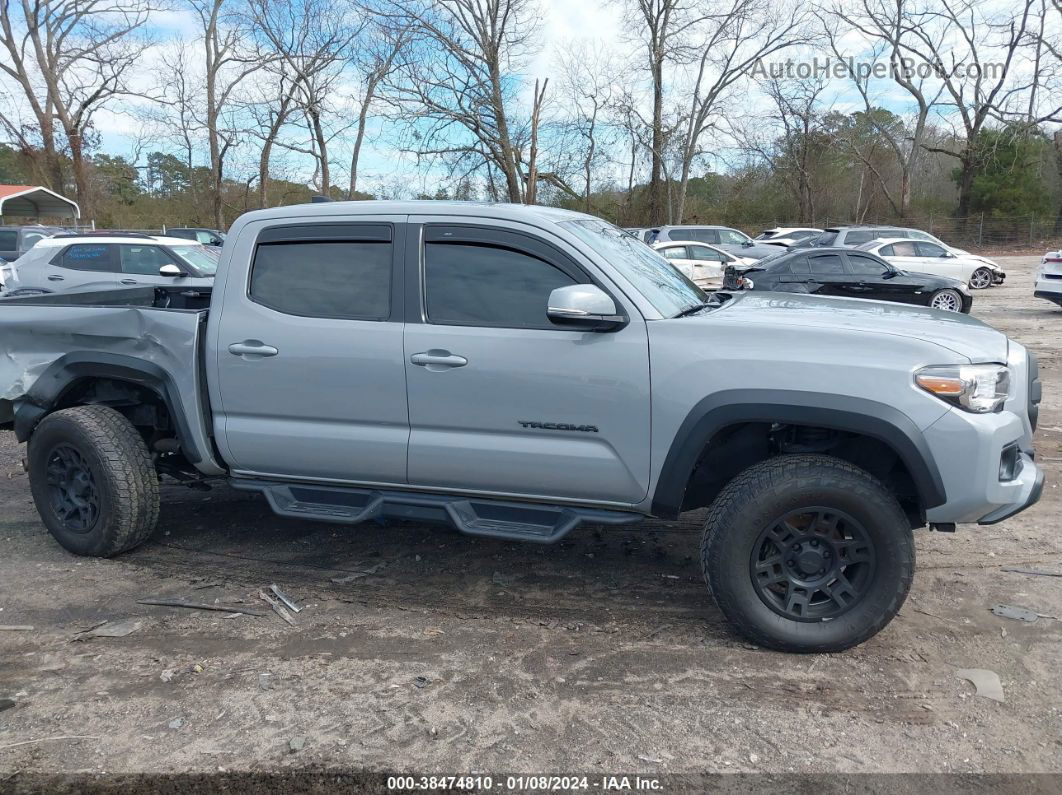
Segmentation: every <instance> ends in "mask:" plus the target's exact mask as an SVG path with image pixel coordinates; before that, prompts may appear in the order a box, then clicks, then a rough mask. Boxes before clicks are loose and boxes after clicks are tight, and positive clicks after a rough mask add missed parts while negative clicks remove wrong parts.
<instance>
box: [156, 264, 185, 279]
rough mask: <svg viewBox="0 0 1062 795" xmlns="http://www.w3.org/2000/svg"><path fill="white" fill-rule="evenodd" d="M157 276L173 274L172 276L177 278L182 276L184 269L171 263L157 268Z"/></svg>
mask: <svg viewBox="0 0 1062 795" xmlns="http://www.w3.org/2000/svg"><path fill="white" fill-rule="evenodd" d="M159 276H173V277H174V278H178V277H181V276H184V271H182V270H181V269H180V268H178V267H177V266H176V265H173V264H172V263H171V264H169V265H163V266H162V267H161V268H159Z"/></svg>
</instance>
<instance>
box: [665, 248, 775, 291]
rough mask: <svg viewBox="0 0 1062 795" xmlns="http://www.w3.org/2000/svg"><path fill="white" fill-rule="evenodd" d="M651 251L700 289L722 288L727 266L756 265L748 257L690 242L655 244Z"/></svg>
mask: <svg viewBox="0 0 1062 795" xmlns="http://www.w3.org/2000/svg"><path fill="white" fill-rule="evenodd" d="M653 248H654V249H655V250H656V252H657V253H658V254H660V256H662V257H663V258H664V259H666V260H667V261H668V262H670V263H671V264H672V265H674V266H675V267H676V268H678V269H679V271H681V272H682V275H683V276H685V277H686V278H687V279H689V280H690V281H692V282H693V283H694V284H696V285H697V286H698V287H700V288H702V289H705V288H711V289H718V288H720V287H722V286H723V268H725V267H726V266H727V265H733V266H735V267H741V268H743V267H748V266H749V265H752V264H753V263H754V262H756V260H754V259H752V258H751V257H735V256H734V255H733V254H729V253H727V252H726V251H723V250H722V249H719V248H716V247H715V246H709V245H708V244H707V243H697V242H695V241H692V240H686V241H683V240H677V241H669V242H666V243H654V244H653Z"/></svg>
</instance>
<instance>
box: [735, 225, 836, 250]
mask: <svg viewBox="0 0 1062 795" xmlns="http://www.w3.org/2000/svg"><path fill="white" fill-rule="evenodd" d="M821 234H822V230H821V229H815V228H813V227H808V226H776V227H774V228H773V229H764V230H763V231H762V232H760V233H759V234H758V235H756V237H754V238H752V240H753V242H759V243H770V244H771V245H772V246H793V245H796V244H797V243H799V242H800V241H801V240H808V239H810V238H813V237H817V236H818V235H821Z"/></svg>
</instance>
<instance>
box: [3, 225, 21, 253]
mask: <svg viewBox="0 0 1062 795" xmlns="http://www.w3.org/2000/svg"><path fill="white" fill-rule="evenodd" d="M17 248H18V230H17V229H0V249H3V250H4V251H14V250H15V249H17Z"/></svg>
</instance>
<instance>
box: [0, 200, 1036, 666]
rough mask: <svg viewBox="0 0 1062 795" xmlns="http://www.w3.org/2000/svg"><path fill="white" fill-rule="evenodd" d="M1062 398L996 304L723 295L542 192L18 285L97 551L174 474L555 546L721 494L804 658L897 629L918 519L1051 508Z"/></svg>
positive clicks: (741, 622) (281, 219)
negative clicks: (194, 282)
mask: <svg viewBox="0 0 1062 795" xmlns="http://www.w3.org/2000/svg"><path fill="white" fill-rule="evenodd" d="M208 302H209V304H208ZM1039 400H1040V382H1039V380H1038V378H1037V365H1036V362H1035V360H1034V359H1033V357H1032V356H1030V355H1029V354H1028V353H1027V352H1026V350H1025V348H1023V347H1022V346H1021V345H1019V344H1017V343H1015V342H1013V341H1010V340H1008V339H1007V338H1006V337H1005V336H1004V335H1003V334H1001V333H999V332H997V331H995V330H993V329H992V328H990V327H988V326H986V325H984V324H983V323H981V322H979V321H977V320H973V319H971V318H968V317H966V316H963V315H958V314H952V313H943V312H938V311H936V310H932V309H924V308H918V307H908V306H900V305H896V304H887V303H879V302H874V301H861V300H854V299H842V298H816V297H812V296H799V295H789V294H785V295H783V294H772V293H762V294H761V293H755V292H752V293H740V294H734V295H732V296H731V295H727V294H717V295H713V296H709V295H706V294H705V293H703V292H701V290H699V289H698V288H697V287H696V286H694V285H693V284H692V283H691V282H689V281H687V280H686V279H685V277H683V276H682V275H681V274H679V273H678V272H677V271H676V270H675V269H673V268H672V267H671V266H670V265H668V264H667V262H666V261H665V260H664V259H662V258H661V257H660V256H658V255H657V254H656V253H654V252H653V251H652V250H651V249H650V248H649V247H648V246H646V245H644V244H643V243H641V242H639V241H638V240H636V239H634V238H632V237H631V236H630V235H627V234H625V233H624V232H622V231H621V230H619V229H617V228H616V227H613V226H611V225H610V224H608V223H606V222H604V221H601V220H599V219H596V218H592V217H590V216H586V215H581V214H578V213H571V212H566V211H561V210H555V209H547V208H541V207H519V206H506V205H480V204H462V203H442V202H398V203H391V202H357V203H336V204H311V205H303V206H295V207H285V208H279V209H272V210H264V211H259V212H252V213H248V214H247V215H244V216H242V217H241V218H240V219H239V220H238V221H237V222H236V224H235V225H234V226H233V228H232V230H231V233H230V235H229V238H228V240H227V241H226V243H225V248H224V251H223V253H222V256H221V262H220V265H219V268H218V274H217V277H216V280H215V284H214V288H213V293H212V295H209V296H208V295H205V294H203V293H201V292H200V291H198V290H195V289H182V288H180V287H174V288H158V289H155V290H151V289H142V288H134V289H132V290H128V291H124V292H123V291H113V292H109V293H88V294H80V293H67V294H62V295H55V296H37V297H29V298H15V299H9V300H6V301H0V427H6V428H12V429H13V430H14V431H15V433H16V434H17V437H18V439H19V440H21V441H28V443H29V445H28V457H27V460H28V468H29V473H30V486H31V489H32V492H33V498H34V500H35V502H36V505H37V508H38V510H39V512H40V515H41V518H42V520H43V522H44V525H45V526H46V527H47V528H48V530H49V531H51V533H52V534H53V535H54V536H55V538H56V539H57V540H58V542H59V543H60V544H62V545H63V546H64V547H65V548H66V549H68V550H70V551H71V552H74V553H77V554H81V555H97V556H101V555H102V556H108V555H115V554H117V553H120V552H122V551H124V550H128V549H131V548H132V547H134V546H136V545H137V544H139V543H141V542H143V541H144V540H145V539H147V538H148V537H149V536H150V535H151V533H152V531H153V529H154V527H155V523H156V518H157V515H158V509H159V479H160V476H165V477H171V478H175V479H177V480H178V481H182V482H185V483H188V484H190V485H201V484H202V483H204V482H206V481H209V480H211V479H215V478H226V479H227V480H228V482H229V483H230V484H231V485H232V486H234V487H235V488H238V489H244V490H248V491H255V492H260V493H262V494H263V495H264V496H265V498H266V499H267V500H268V501H269V504H270V505H271V506H272V508H273V509H274V510H275V511H276V512H277V513H279V514H282V515H285V516H291V517H295V518H301V519H312V520H319V521H328V522H342V523H355V522H361V521H364V520H366V519H371V518H376V517H390V518H397V519H406V520H413V521H440V522H447V523H449V524H451V525H453V526H454V527H456V528H457V529H458V530H460V531H462V532H464V533H469V534H473V535H479V536H490V537H494V538H501V539H526V540H530V541H539V542H549V541H556V540H557V539H559V538H561V537H562V536H564V535H565V534H566V533H568V532H570V531H571V530H572V529H573V528H575V527H576V526H578V525H579V524H581V523H590V524H593V525H622V524H631V523H636V522H638V521H640V520H642V519H644V518H645V517H647V516H655V517H665V518H667V517H676V516H678V515H679V514H680V513H682V512H686V511H693V510H698V509H707V510H706V511H705V512H704V514H703V517H704V535H703V543H702V559H703V567H704V573H705V577H706V580H707V583H708V586H709V588H710V590H711V592H712V594H713V595H714V597H715V599H716V602H717V603H718V605H719V607H720V609H721V610H722V612H723V613H724V615H725V616H726V618H727V619H728V620H729V621H730V622H731V623H732V624H733V625H734V627H736V628H737V629H738V630H739V631H740V632H742V633H744V634H745V635H746V636H747V637H749V638H750V639H752V640H753V641H755V642H756V643H759V644H763V645H766V646H770V647H773V648H777V649H783V650H789V651H798V652H822V651H837V650H841V649H845V648H848V647H850V646H852V645H855V644H858V643H860V642H862V641H864V640H866V639H867V638H869V637H871V636H872V635H874V634H875V633H876V632H878V631H879V630H880V629H881V628H882V627H884V626H885V625H886V624H887V623H888V622H889V621H890V620H891V619H892V617H893V616H894V615H895V614H896V612H897V611H898V610H899V608H900V606H901V604H902V603H903V601H904V598H905V597H906V595H907V592H908V589H909V587H910V584H911V579H912V576H913V573H914V539H913V533H912V531H913V529H915V528H920V527H925V526H927V525H928V526H929V527H930V528H933V529H937V530H948V531H950V530H954V529H955V525H956V524H958V523H981V524H988V523H993V522H998V521H1001V520H1003V519H1006V518H1007V517H1009V516H1012V515H1014V514H1015V513H1017V512H1018V511H1021V510H1022V509H1024V508H1026V507H1028V506H1029V505H1031V504H1033V503H1034V502H1035V501H1036V500H1037V498H1038V497H1039V495H1040V492H1041V490H1042V487H1043V474H1042V472H1041V470H1040V468H1039V467H1038V466H1037V465H1036V463H1035V462H1034V457H1033V446H1032V437H1033V431H1034V428H1035V424H1036V417H1037V404H1038V402H1039Z"/></svg>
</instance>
